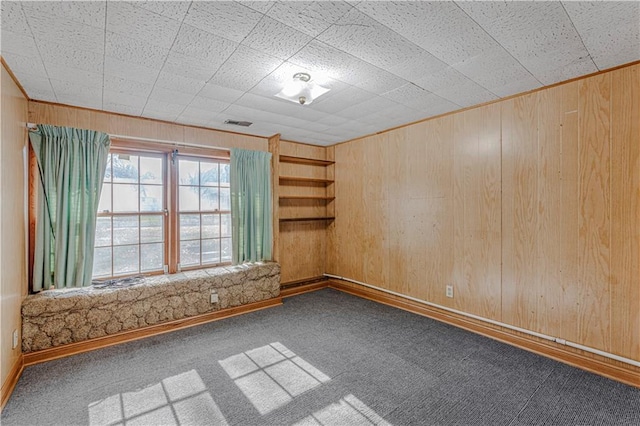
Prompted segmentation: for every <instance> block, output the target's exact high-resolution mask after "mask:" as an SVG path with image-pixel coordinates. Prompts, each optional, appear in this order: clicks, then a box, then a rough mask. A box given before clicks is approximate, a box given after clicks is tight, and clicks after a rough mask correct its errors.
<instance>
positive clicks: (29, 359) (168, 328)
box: [3, 296, 282, 391]
mask: <svg viewBox="0 0 640 426" xmlns="http://www.w3.org/2000/svg"><path fill="white" fill-rule="evenodd" d="M279 305H282V297H280V296H278V297H274V298H272V299H267V300H262V301H260V302H255V303H248V304H246V305H241V306H235V307H232V308H227V309H221V310H219V311H215V312H209V313H206V314H202V315H198V316H194V317H188V318H181V319H179V320H173V321H168V322H163V323H161V324H155V325H151V326H148V327H143V328H137V329H133V330H128V331H123V332H120V333H117V334H111V335H108V336H103V337H98V338H95V339H91V340H85V341H82V342H77V343H70V344H68V345H62V346H56V347H53V348H49V349H43V350H41V351H36V352H29V353H26V354H23V360H24V366H29V365H34V364H39V363H41V362H46V361H51V360H54V359H58V358H64V357H67V356H71V355H76V354H80V353H83V352H89V351H93V350H96V349H101V348H106V347H108V346H113V345H117V344H120V343H126V342H131V341H134V340H139V339H144V338H145V337H151V336H157V335H159V334H164V333H169V332H172V331H175V330H180V329H183V328H188V327H193V326H195V325H200V324H205V323H208V322H212V321H217V320H221V319H225V318H230V317H234V316H236V315H242V314H246V313H249V312H253V311H259V310H262V309H266V308H271V307H275V306H279ZM3 391H4V388H3Z"/></svg>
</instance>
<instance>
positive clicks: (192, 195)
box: [180, 186, 200, 212]
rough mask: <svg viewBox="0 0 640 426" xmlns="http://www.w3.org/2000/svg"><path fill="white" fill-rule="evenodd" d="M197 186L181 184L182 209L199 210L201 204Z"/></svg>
mask: <svg viewBox="0 0 640 426" xmlns="http://www.w3.org/2000/svg"><path fill="white" fill-rule="evenodd" d="M198 189H199V188H198V187H197V186H181V187H180V211H182V212H184V211H198V210H200V206H199V203H198V197H199V191H198Z"/></svg>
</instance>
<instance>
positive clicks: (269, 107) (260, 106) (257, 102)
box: [234, 93, 304, 117]
mask: <svg viewBox="0 0 640 426" xmlns="http://www.w3.org/2000/svg"><path fill="white" fill-rule="evenodd" d="M234 105H240V106H244V107H247V108H253V109H257V110H261V111H268V112H270V113H273V114H282V115H285V116H291V117H293V116H295V115H296V114H298V113H299V112H300V109H302V108H304V107H303V106H302V105H300V104H294V103H293V102H289V101H286V100H284V99H280V98H276V97H265V96H260V95H255V94H252V93H245V94H244V95H242V97H241V98H240V99H238V100H237V101H235V102H234Z"/></svg>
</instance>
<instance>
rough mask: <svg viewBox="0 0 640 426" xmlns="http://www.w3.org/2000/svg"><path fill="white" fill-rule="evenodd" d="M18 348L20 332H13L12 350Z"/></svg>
mask: <svg viewBox="0 0 640 426" xmlns="http://www.w3.org/2000/svg"><path fill="white" fill-rule="evenodd" d="M17 347H18V330H13V345H12V346H11V349H15V348H17Z"/></svg>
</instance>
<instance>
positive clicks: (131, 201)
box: [113, 184, 138, 212]
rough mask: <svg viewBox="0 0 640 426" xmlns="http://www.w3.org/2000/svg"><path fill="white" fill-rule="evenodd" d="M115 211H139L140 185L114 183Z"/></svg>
mask: <svg viewBox="0 0 640 426" xmlns="http://www.w3.org/2000/svg"><path fill="white" fill-rule="evenodd" d="M113 211H114V212H137V211H138V185H127V184H120V185H119V184H114V185H113Z"/></svg>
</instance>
